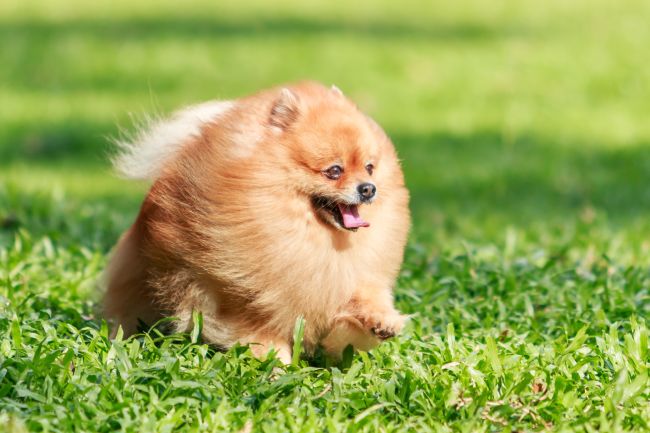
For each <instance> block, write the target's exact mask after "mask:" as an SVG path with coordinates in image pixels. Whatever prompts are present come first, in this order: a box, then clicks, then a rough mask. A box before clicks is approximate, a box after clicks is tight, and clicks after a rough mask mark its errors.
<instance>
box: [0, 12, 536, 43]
mask: <svg viewBox="0 0 650 433" xmlns="http://www.w3.org/2000/svg"><path fill="white" fill-rule="evenodd" d="M336 34H340V35H349V36H356V37H369V38H373V39H385V38H386V39H395V38H406V39H420V40H441V41H463V40H471V41H476V40H482V39H495V38H504V37H510V36H512V35H522V34H524V29H522V28H516V27H512V26H504V25H496V24H495V25H492V26H488V25H481V24H476V23H460V24H453V25H450V24H448V23H440V22H431V23H422V24H419V25H413V24H407V23H402V22H385V21H375V22H373V21H358V20H357V21H353V20H349V19H348V20H345V19H341V20H338V21H332V20H325V19H323V20H318V19H309V18H302V17H285V18H278V17H257V18H252V19H251V18H247V19H246V20H237V19H229V20H225V19H223V18H221V17H203V16H194V17H191V16H190V17H158V18H155V19H151V18H128V19H124V20H119V21H117V20H102V19H72V20H66V21H65V22H60V23H57V22H49V21H42V20H29V21H15V22H5V23H1V24H0V36H1V37H3V38H4V39H5V40H8V38H22V37H29V38H43V39H48V40H51V39H52V38H68V37H71V36H74V37H81V38H84V39H86V38H105V39H110V40H111V41H120V40H140V39H150V38H155V39H160V38H174V39H177V38H188V37H192V38H197V37H205V38H231V37H238V38H239V37H245V38H269V37H287V36H323V35H336Z"/></svg>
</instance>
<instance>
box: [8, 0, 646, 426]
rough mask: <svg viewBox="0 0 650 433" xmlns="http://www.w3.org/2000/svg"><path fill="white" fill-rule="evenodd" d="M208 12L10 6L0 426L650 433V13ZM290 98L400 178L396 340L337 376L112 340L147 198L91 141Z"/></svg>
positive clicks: (160, 341) (181, 340)
mask: <svg viewBox="0 0 650 433" xmlns="http://www.w3.org/2000/svg"><path fill="white" fill-rule="evenodd" d="M219 3H221V2H212V1H208V0H204V1H200V2H189V3H184V4H183V5H181V4H180V3H179V2H172V1H155V2H154V1H153V0H150V1H139V2H126V1H118V2H115V1H114V2H81V1H80V0H71V1H63V0H49V1H40V2H39V1H31V0H28V1H19V0H9V1H4V2H2V3H0V65H2V67H0V101H1V103H0V431H8V432H22V431H34V432H40V431H43V432H72V431H75V432H109V431H124V432H138V433H139V432H168V431H169V432H176V431H249V430H250V431H264V432H275V431H277V432H284V431H330V432H338V431H367V432H375V431H387V432H390V431H400V432H401V431H418V432H420V431H440V432H515V431H545V430H550V431H560V432H565V431H566V432H569V431H577V432H595V431H601V432H618V431H647V430H650V404H649V403H648V402H649V401H650V381H649V379H648V368H649V367H650V354H649V351H650V348H649V344H648V323H647V318H648V317H650V219H649V218H648V216H649V215H650V187H649V185H650V122H648V113H650V58H649V57H648V43H649V42H650V27H649V26H648V22H649V21H650V3H648V2H645V1H642V0H630V1H626V2H609V1H605V0H602V1H601V0H597V1H587V0H576V1H571V2H565V1H560V0H552V1H548V2H532V1H520V2H516V3H515V2H508V1H482V0H468V1H461V2H435V3H426V2H423V1H422V2H420V1H413V0H408V1H400V2H395V1H393V2H390V1H382V2H377V1H370V0H364V1H360V2H345V3H343V2H340V3H339V2H337V3H336V4H333V3H332V2H326V1H314V2H289V1H279V2H262V1H261V0H257V1H255V2H247V5H245V6H244V5H236V2H232V4H230V5H221V4H219ZM302 78H311V79H317V80H321V81H323V82H326V83H336V84H337V85H338V86H339V87H341V88H342V89H343V90H344V91H345V92H346V93H347V94H348V95H350V96H351V97H352V98H353V99H355V100H356V101H358V103H359V105H360V106H361V107H362V108H364V109H365V110H366V111H367V112H369V113H370V114H372V115H373V116H374V117H375V118H377V120H378V121H379V122H380V123H381V124H382V125H384V126H385V128H386V129H387V131H388V132H389V134H390V135H391V136H392V137H393V138H394V141H395V143H396V146H397V147H398V150H399V153H400V156H401V158H402V159H403V164H404V168H405V171H406V177H407V183H408V186H409V188H410V189H411V192H412V211H413V217H414V225H413V231H412V236H411V240H410V242H409V247H408V250H407V254H406V260H405V263H404V267H403V271H402V273H401V276H400V278H399V281H398V284H397V288H396V301H397V304H398V306H399V308H400V309H401V310H402V311H404V312H407V313H409V314H412V315H413V318H412V320H411V322H410V324H409V325H408V327H407V329H406V331H405V333H404V334H403V335H402V336H400V337H399V338H397V339H395V340H393V341H391V342H389V343H386V344H384V345H382V346H381V347H379V348H378V349H376V350H374V351H373V352H371V353H369V354H356V355H354V357H352V358H351V359H346V362H344V363H343V364H341V365H338V366H334V367H332V366H326V365H325V364H324V363H323V362H322V361H318V360H316V361H315V362H312V363H311V364H309V363H308V362H307V361H305V360H300V361H297V362H296V363H295V364H294V365H291V366H288V367H283V366H280V365H279V363H278V362H277V361H276V360H269V361H264V362H260V361H258V360H256V359H254V358H253V357H252V356H251V355H250V352H249V351H248V349H247V348H245V347H237V348H234V349H232V350H230V351H228V352H226V353H221V352H216V351H214V350H213V349H211V348H209V347H207V346H205V345H203V344H201V343H200V342H197V341H196V339H193V337H192V336H191V335H175V336H162V335H160V334H158V333H157V332H156V331H152V332H150V333H148V334H145V335H140V336H138V337H136V338H132V339H129V340H126V341H122V340H118V341H110V340H109V339H108V335H107V329H106V325H105V324H104V323H103V322H102V321H101V318H100V317H98V315H97V313H96V311H97V302H98V299H99V294H98V291H97V288H96V287H97V281H98V279H99V277H100V274H101V272H102V269H103V267H104V266H105V264H106V256H107V253H108V251H109V250H110V248H111V247H112V245H113V244H114V243H115V241H116V239H117V237H118V236H119V234H120V233H121V231H123V230H124V229H125V228H126V227H128V225H129V224H130V222H131V221H132V220H133V218H134V216H135V213H136V212H137V209H138V205H139V202H140V200H141V199H142V194H143V193H144V191H145V190H146V185H144V184H137V183H128V182H125V181H122V180H119V179H117V178H115V177H114V176H113V175H112V174H111V172H110V169H109V167H108V164H107V162H106V159H107V158H106V156H107V154H109V153H110V151H111V149H110V145H109V144H108V140H107V137H111V136H113V137H114V136H117V135H119V134H120V128H126V129H128V128H129V127H130V125H131V119H130V115H131V114H130V113H133V114H135V115H136V117H137V116H138V115H141V114H143V113H152V112H163V113H165V112H169V111H171V110H173V109H175V108H177V107H178V106H181V105H183V104H189V103H193V102H197V101H202V100H206V99H210V98H215V97H224V98H227V97H235V96H239V95H243V94H246V93H249V92H253V91H255V90H257V89H260V88H263V87H267V86H270V85H273V84H277V83H279V82H285V81H292V80H296V79H302ZM278 369H279V370H278Z"/></svg>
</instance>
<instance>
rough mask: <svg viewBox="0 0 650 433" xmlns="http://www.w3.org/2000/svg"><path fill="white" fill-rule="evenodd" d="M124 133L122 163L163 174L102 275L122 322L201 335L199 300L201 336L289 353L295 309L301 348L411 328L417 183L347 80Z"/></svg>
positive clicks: (208, 107) (358, 341)
mask: <svg viewBox="0 0 650 433" xmlns="http://www.w3.org/2000/svg"><path fill="white" fill-rule="evenodd" d="M120 144H121V148H122V152H121V153H120V154H119V155H118V156H117V157H116V158H115V164H116V168H117V169H118V170H119V171H120V172H121V173H122V174H123V175H125V176H127V177H130V178H140V179H151V180H152V181H153V184H152V186H151V189H150V190H149V192H148V194H147V196H146V198H145V199H144V202H143V204H142V207H141V209H140V213H139V215H138V217H137V219H136V221H135V223H134V224H133V226H131V227H130V228H129V229H128V230H127V231H126V232H125V233H124V234H123V235H122V237H121V238H120V240H119V242H118V244H117V246H116V247H115V249H114V252H113V255H112V258H111V260H110V263H109V266H108V269H107V272H106V294H105V300H104V308H105V315H106V317H107V318H108V319H110V320H111V321H112V323H113V324H114V326H115V327H114V331H113V332H115V331H116V330H117V328H118V327H120V326H121V327H122V329H123V332H124V334H125V335H129V334H132V333H134V332H136V331H137V330H138V326H139V324H141V323H142V322H143V323H146V324H149V325H151V324H153V323H155V322H156V321H158V320H160V319H162V318H165V317H175V318H176V320H175V321H173V322H172V323H173V324H172V326H173V328H174V329H173V330H174V331H176V332H186V331H190V330H191V328H192V326H193V320H192V312H193V311H196V312H200V313H201V314H202V316H203V327H202V330H201V335H202V338H203V340H204V341H206V342H208V343H211V344H214V345H216V346H219V347H221V348H228V347H230V346H232V345H233V344H235V343H240V344H250V347H251V350H252V352H253V354H254V355H255V356H258V357H264V356H266V355H268V352H269V351H270V350H273V352H274V353H275V354H276V355H277V357H278V358H279V359H280V360H282V361H283V362H290V360H291V357H292V353H291V351H292V349H291V348H292V344H293V342H292V339H293V329H294V325H295V322H296V320H297V318H299V317H303V318H304V320H305V329H304V336H303V346H304V350H305V351H306V352H307V353H310V352H313V350H314V349H315V348H316V347H318V346H319V345H320V346H322V347H323V348H324V350H325V351H326V352H327V353H329V354H330V355H332V356H340V354H341V352H342V351H343V349H344V348H345V347H347V346H348V345H350V344H351V345H352V346H354V347H355V348H356V349H358V350H369V349H371V348H372V347H374V346H376V345H377V344H378V343H379V342H381V341H382V340H384V339H386V338H390V337H392V336H394V335H395V334H396V333H398V332H400V330H401V329H402V327H403V324H404V316H403V315H401V314H400V313H399V312H398V311H397V310H396V309H395V308H394V306H393V295H392V286H393V284H394V282H395V279H396V277H397V274H398V272H399V268H400V265H401V262H402V258H403V252H404V245H405V242H406V237H407V233H408V229H409V226H410V216H409V210H408V197H409V196H408V191H407V189H406V187H405V185H404V177H403V174H402V171H401V168H400V164H399V161H398V159H397V156H396V153H395V149H394V147H393V144H392V143H391V141H390V139H389V138H388V137H387V136H386V134H385V133H384V131H383V130H382V129H381V128H380V127H379V126H378V125H377V123H375V122H374V121H373V120H372V119H371V118H370V117H368V116H367V115H365V114H363V113H362V112H361V111H360V110H359V109H358V108H357V106H356V105H355V104H354V103H352V102H351V101H350V100H348V99H347V98H346V97H345V96H344V95H343V93H342V92H341V91H340V90H339V89H338V88H337V87H334V86H333V87H331V88H329V87H325V86H323V85H320V84H318V83H313V82H304V83H298V84H294V85H289V86H286V87H279V88H274V89H270V90H265V91H262V92H259V93H257V94H255V95H253V96H249V97H245V98H242V99H239V100H236V101H213V102H207V103H204V104H200V105H197V106H193V107H190V108H186V109H184V110H182V111H179V112H177V113H176V114H174V115H173V116H172V117H171V118H169V119H167V120H164V121H159V122H153V124H152V125H149V127H148V128H146V129H144V130H142V131H140V133H139V134H138V135H137V137H135V140H132V141H130V142H122V143H120Z"/></svg>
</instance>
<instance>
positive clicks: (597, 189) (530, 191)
mask: <svg viewBox="0 0 650 433" xmlns="http://www.w3.org/2000/svg"><path fill="white" fill-rule="evenodd" d="M394 139H395V142H396V144H397V146H398V148H399V150H400V154H401V157H402V158H403V160H404V168H405V172H406V177H407V183H408V185H409V188H410V189H411V192H412V206H413V209H414V211H415V212H416V214H418V213H419V214H420V215H421V216H424V215H426V214H427V213H430V212H432V211H433V212H435V211H440V212H443V213H445V212H446V213H450V214H452V215H453V214H469V215H470V216H473V217H475V218H478V219H479V220H480V219H481V218H484V217H486V216H489V215H490V214H499V215H503V216H505V217H507V218H513V219H515V222H531V221H542V222H543V221H548V220H551V219H560V220H561V219H563V218H568V217H571V218H572V217H575V216H577V215H578V214H580V213H582V212H585V211H587V212H589V209H590V208H593V209H595V210H596V211H599V212H605V213H606V214H607V217H608V218H609V219H610V220H611V221H614V222H621V223H625V222H626V221H628V220H631V219H635V218H640V217H644V216H645V215H647V214H648V213H649V212H650V188H648V185H649V184H650V152H648V145H649V144H650V143H636V144H634V145H630V146H628V147H625V148H618V149H612V148H607V147H606V146H604V145H600V144H594V143H588V144H586V143H580V142H572V143H558V142H553V141H552V140H549V139H545V138H541V137H537V136H532V135H529V136H523V137H520V138H518V139H515V140H511V141H506V140H504V139H503V137H502V136H501V135H500V134H498V133H494V132H489V131H486V132H480V133H475V134H472V135H468V136H456V135H450V134H433V135H429V136H409V135H399V134H398V135H396V136H395V137H394Z"/></svg>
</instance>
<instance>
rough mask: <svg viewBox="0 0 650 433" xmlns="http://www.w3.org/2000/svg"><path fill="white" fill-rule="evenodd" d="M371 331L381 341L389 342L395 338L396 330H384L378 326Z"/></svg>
mask: <svg viewBox="0 0 650 433" xmlns="http://www.w3.org/2000/svg"><path fill="white" fill-rule="evenodd" d="M370 330H371V331H372V333H373V334H375V336H376V337H377V338H379V339H380V340H387V339H389V338H392V337H394V336H395V330H394V329H393V328H382V327H381V326H376V327H373V328H371V329H370Z"/></svg>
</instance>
